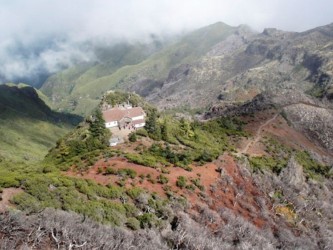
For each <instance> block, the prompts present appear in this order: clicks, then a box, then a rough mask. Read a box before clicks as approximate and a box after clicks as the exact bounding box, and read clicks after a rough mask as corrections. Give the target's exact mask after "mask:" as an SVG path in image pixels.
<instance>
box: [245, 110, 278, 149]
mask: <svg viewBox="0 0 333 250" xmlns="http://www.w3.org/2000/svg"><path fill="white" fill-rule="evenodd" d="M279 114H280V113H277V114H275V115H274V116H273V117H272V118H271V119H269V120H267V121H266V122H265V123H264V124H262V125H260V127H259V128H258V130H257V132H256V134H255V136H254V139H251V140H250V141H249V142H248V143H247V144H246V146H245V147H244V148H243V149H242V150H241V151H240V153H241V154H246V153H247V151H248V150H249V148H250V146H252V145H255V144H256V143H257V142H258V141H259V140H260V138H261V133H262V131H263V129H264V127H266V126H267V125H269V124H270V123H271V122H273V121H274V120H275V119H276V118H277V117H278V115H279Z"/></svg>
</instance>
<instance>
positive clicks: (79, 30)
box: [0, 0, 333, 79]
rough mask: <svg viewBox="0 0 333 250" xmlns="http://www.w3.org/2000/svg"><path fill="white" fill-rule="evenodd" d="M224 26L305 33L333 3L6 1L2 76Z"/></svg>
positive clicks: (0, 27) (329, 15)
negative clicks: (115, 46) (119, 43)
mask: <svg viewBox="0 0 333 250" xmlns="http://www.w3.org/2000/svg"><path fill="white" fill-rule="evenodd" d="M217 21H223V22H225V23H227V24H229V25H233V26H237V25H239V24H247V25H249V26H250V27H252V28H253V29H255V30H257V31H262V29H263V28H265V27H276V28H279V29H283V30H289V31H303V30H307V29H310V28H314V27H317V26H320V25H325V24H329V23H332V22H333V0H242V1H241V0H108V1H107V0H0V63H1V65H2V66H1V67H0V77H1V76H2V78H6V79H15V78H17V77H24V76H26V75H29V74H39V73H40V71H43V70H44V71H47V72H55V71H56V70H57V69H58V68H59V65H61V66H69V65H71V63H73V61H87V60H91V58H92V56H93V55H91V54H89V52H87V51H82V49H79V47H78V46H77V44H78V43H82V42H83V41H86V40H89V41H94V42H101V43H112V42H113V41H116V40H118V39H128V40H137V39H143V38H146V37H147V35H149V34H151V33H155V34H157V35H165V34H172V33H175V32H181V31H183V30H191V29H195V28H199V27H201V26H205V25H209V24H212V23H215V22H217ZM50 41H52V43H50ZM41 68H42V69H41Z"/></svg>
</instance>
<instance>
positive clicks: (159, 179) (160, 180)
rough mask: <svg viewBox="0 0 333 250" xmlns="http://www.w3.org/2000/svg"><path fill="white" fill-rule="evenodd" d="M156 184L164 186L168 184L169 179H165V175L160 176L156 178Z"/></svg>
mask: <svg viewBox="0 0 333 250" xmlns="http://www.w3.org/2000/svg"><path fill="white" fill-rule="evenodd" d="M158 182H159V183H161V184H166V183H168V182H169V179H168V177H166V176H165V175H163V174H161V175H160V176H159V177H158Z"/></svg>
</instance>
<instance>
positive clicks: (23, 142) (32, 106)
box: [0, 84, 81, 161]
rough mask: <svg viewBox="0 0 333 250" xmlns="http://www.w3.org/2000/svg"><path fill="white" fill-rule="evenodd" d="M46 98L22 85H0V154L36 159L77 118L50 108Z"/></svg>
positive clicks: (71, 126)
mask: <svg viewBox="0 0 333 250" xmlns="http://www.w3.org/2000/svg"><path fill="white" fill-rule="evenodd" d="M44 100H45V101H46V102H47V97H46V96H43V95H42V94H41V92H39V91H37V90H36V89H34V88H32V87H29V86H27V85H24V84H20V85H14V84H12V85H11V84H6V85H0V156H2V157H6V159H11V160H26V161H37V160H40V159H42V158H43V156H44V155H45V154H46V153H47V151H48V150H49V149H50V148H51V147H52V146H54V145H55V142H56V140H57V139H59V138H60V137H61V136H63V135H64V134H65V133H67V132H68V131H69V130H70V129H71V128H73V127H74V125H75V124H77V123H78V122H79V121H80V120H81V118H80V117H79V116H75V115H69V114H61V113H57V112H54V111H52V110H51V109H50V108H49V106H47V104H46V103H45V101H44Z"/></svg>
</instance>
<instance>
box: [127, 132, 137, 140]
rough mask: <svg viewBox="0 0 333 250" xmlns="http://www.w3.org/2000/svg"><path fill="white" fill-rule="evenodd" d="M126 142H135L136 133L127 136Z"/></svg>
mask: <svg viewBox="0 0 333 250" xmlns="http://www.w3.org/2000/svg"><path fill="white" fill-rule="evenodd" d="M128 140H129V141H130V142H136V141H137V137H136V133H135V132H132V133H130V134H129V135H128Z"/></svg>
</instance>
